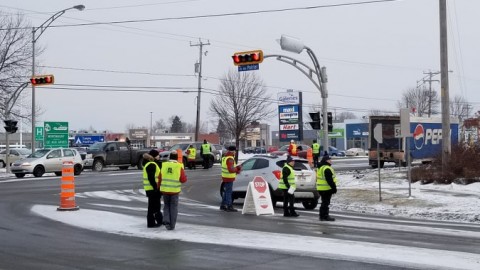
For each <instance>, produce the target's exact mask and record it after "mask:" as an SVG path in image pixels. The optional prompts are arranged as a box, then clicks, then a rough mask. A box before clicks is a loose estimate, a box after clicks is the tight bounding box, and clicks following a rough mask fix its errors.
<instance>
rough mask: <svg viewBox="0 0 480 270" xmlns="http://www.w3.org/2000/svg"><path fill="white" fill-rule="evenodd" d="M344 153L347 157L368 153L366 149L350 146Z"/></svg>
mask: <svg viewBox="0 0 480 270" xmlns="http://www.w3.org/2000/svg"><path fill="white" fill-rule="evenodd" d="M345 155H346V156H347V157H351V156H366V155H368V153H367V151H365V150H363V149H362V148H350V149H347V151H346V152H345Z"/></svg>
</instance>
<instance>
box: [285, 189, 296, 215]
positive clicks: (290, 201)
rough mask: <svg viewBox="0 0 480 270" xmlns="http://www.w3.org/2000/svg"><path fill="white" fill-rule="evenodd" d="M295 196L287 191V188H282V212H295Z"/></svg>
mask: <svg viewBox="0 0 480 270" xmlns="http://www.w3.org/2000/svg"><path fill="white" fill-rule="evenodd" d="M294 203H295V196H294V195H293V194H290V193H288V189H284V190H283V213H284V214H287V215H288V214H294V213H295V206H294Z"/></svg>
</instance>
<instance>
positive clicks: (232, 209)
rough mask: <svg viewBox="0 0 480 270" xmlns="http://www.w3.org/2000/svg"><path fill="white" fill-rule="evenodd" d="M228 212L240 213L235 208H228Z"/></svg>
mask: <svg viewBox="0 0 480 270" xmlns="http://www.w3.org/2000/svg"><path fill="white" fill-rule="evenodd" d="M226 211H227V212H238V210H237V209H235V208H233V206H229V207H227V210H226Z"/></svg>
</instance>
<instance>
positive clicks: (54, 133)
mask: <svg viewBox="0 0 480 270" xmlns="http://www.w3.org/2000/svg"><path fill="white" fill-rule="evenodd" d="M44 130H45V148H58V147H65V148H66V147H68V122H45V123H44Z"/></svg>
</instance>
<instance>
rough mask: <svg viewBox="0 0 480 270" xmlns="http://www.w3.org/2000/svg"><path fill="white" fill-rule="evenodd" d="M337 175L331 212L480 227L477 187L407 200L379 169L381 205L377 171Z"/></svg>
mask: <svg viewBox="0 0 480 270" xmlns="http://www.w3.org/2000/svg"><path fill="white" fill-rule="evenodd" d="M250 156H252V155H244V154H240V156H239V159H240V160H241V161H242V160H245V159H247V158H248V157H250ZM334 167H335V165H334ZM52 175H53V174H52ZM337 175H338V179H339V188H338V192H337V194H336V195H334V197H333V199H332V204H331V210H332V211H350V212H359V213H370V214H378V215H390V216H401V217H410V218H419V219H431V220H444V221H456V222H471V223H477V224H480V183H474V184H470V185H458V184H450V185H436V184H427V185H421V184H420V183H412V185H411V195H412V196H411V197H409V196H408V195H409V185H408V181H407V180H406V179H407V177H406V169H405V168H402V169H401V171H399V170H398V168H389V169H382V170H381V195H382V201H380V200H379V197H380V196H379V181H378V170H373V169H368V170H366V171H363V172H361V173H360V172H356V171H344V172H338V173H337ZM7 176H12V177H13V175H11V174H7V173H6V172H5V169H4V168H3V169H0V179H1V178H4V177H7ZM25 179H27V178H25ZM20 181H21V180H20ZM299 207H301V206H299Z"/></svg>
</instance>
